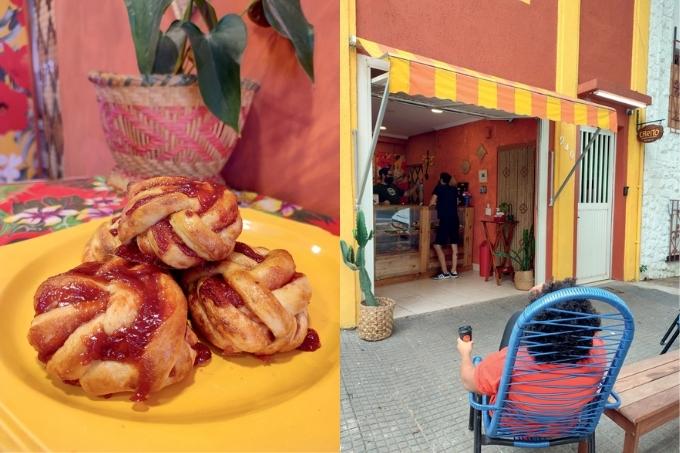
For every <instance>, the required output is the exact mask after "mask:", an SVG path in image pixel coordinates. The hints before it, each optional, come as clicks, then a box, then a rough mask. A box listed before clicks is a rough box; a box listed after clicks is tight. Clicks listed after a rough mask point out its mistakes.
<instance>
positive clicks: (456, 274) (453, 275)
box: [448, 272, 458, 278]
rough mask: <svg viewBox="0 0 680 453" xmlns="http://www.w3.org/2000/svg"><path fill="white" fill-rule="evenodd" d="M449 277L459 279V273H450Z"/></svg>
mask: <svg viewBox="0 0 680 453" xmlns="http://www.w3.org/2000/svg"><path fill="white" fill-rule="evenodd" d="M448 276H449V278H458V272H449V273H448Z"/></svg>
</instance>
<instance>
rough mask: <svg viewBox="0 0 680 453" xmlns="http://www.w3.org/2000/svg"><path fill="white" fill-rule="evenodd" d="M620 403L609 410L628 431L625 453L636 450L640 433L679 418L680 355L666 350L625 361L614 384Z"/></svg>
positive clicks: (608, 412) (612, 417) (607, 412)
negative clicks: (637, 359) (648, 356)
mask: <svg viewBox="0 0 680 453" xmlns="http://www.w3.org/2000/svg"><path fill="white" fill-rule="evenodd" d="M614 390H616V391H617V392H618V394H619V396H620V397H621V407H619V408H618V409H616V410H611V409H610V410H607V411H605V415H606V416H607V417H609V418H611V419H612V420H613V421H614V422H615V423H616V424H617V425H619V426H620V427H621V428H623V429H624V430H625V432H626V439H625V441H624V444H623V452H624V453H635V452H637V449H638V443H639V441H640V437H641V436H642V435H644V434H646V433H648V432H650V431H652V430H654V429H656V428H658V427H659V426H661V425H663V424H665V423H666V422H669V421H671V420H673V419H676V418H678V413H679V408H680V400H679V398H680V357H679V356H678V354H677V353H676V354H667V355H660V356H656V357H652V358H650V359H646V360H643V361H641V362H637V363H632V364H630V365H626V366H624V367H623V368H622V369H621V372H620V373H619V377H618V379H617V380H616V384H614Z"/></svg>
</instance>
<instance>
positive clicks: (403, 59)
mask: <svg viewBox="0 0 680 453" xmlns="http://www.w3.org/2000/svg"><path fill="white" fill-rule="evenodd" d="M356 46H357V48H358V49H359V50H361V51H363V52H365V53H366V54H368V55H369V56H371V57H376V58H383V57H388V58H389V61H390V85H389V90H390V93H404V94H407V95H410V96H424V97H429V98H437V99H445V100H450V101H453V102H459V103H463V104H470V105H475V106H480V107H484V108H488V109H494V110H501V111H505V112H509V113H512V114H515V115H521V116H527V117H537V118H541V119H547V120H551V121H563V122H566V123H572V124H576V125H580V126H592V127H600V128H602V129H606V130H610V131H612V132H616V110H614V109H612V108H610V107H605V106H602V105H599V104H595V103H592V102H587V101H584V100H581V99H578V98H571V97H567V96H563V95H560V94H558V93H555V92H553V91H549V90H544V89H541V88H536V87H532V86H529V85H524V84H521V83H517V82H512V81H510V80H506V79H501V78H499V77H494V76H490V75H487V74H482V73H480V72H477V71H472V70H470V69H466V68H461V67H459V66H453V65H450V64H448V63H444V62H442V61H438V60H433V59H431V58H426V57H421V56H419V55H415V54H413V53H410V52H406V51H403V50H399V49H395V48H392V47H388V46H385V45H382V44H378V43H375V42H372V41H368V40H366V39H363V38H357V39H356Z"/></svg>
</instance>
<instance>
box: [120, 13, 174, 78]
mask: <svg viewBox="0 0 680 453" xmlns="http://www.w3.org/2000/svg"><path fill="white" fill-rule="evenodd" d="M171 3H172V0H153V1H149V0H125V6H126V8H127V12H128V19H129V21H130V29H131V31H132V40H133V41H134V43H135V53H136V55H137V67H138V68H139V72H140V73H142V74H151V72H152V71H153V65H154V60H155V59H156V49H157V47H158V41H159V39H160V36H161V32H160V25H161V18H162V17H163V14H164V13H165V10H166V9H168V6H170V4H171Z"/></svg>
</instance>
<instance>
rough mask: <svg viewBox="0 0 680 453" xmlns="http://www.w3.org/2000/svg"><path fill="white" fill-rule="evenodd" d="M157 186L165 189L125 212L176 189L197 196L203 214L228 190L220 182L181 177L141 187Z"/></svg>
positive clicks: (142, 199) (131, 211) (139, 201)
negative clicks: (175, 180)
mask: <svg viewBox="0 0 680 453" xmlns="http://www.w3.org/2000/svg"><path fill="white" fill-rule="evenodd" d="M155 187H163V188H164V190H163V192H161V193H156V194H153V195H149V196H146V197H142V198H140V199H139V200H137V201H136V202H135V203H134V204H133V205H132V206H131V207H130V209H128V210H127V211H125V213H126V214H132V213H133V212H134V211H135V210H136V209H138V208H139V207H140V206H142V205H144V204H146V203H148V202H149V201H151V200H152V199H154V198H157V197H161V196H163V195H165V194H166V193H169V192H173V191H175V192H181V193H183V194H184V195H186V196H188V197H191V198H197V199H198V203H199V205H200V208H199V209H198V211H197V214H202V213H204V212H205V211H207V210H208V209H210V208H211V207H212V205H214V204H215V202H216V201H217V200H218V199H219V198H220V197H221V196H222V194H223V193H224V191H225V190H226V187H224V186H222V185H219V184H213V183H210V182H207V181H195V180H191V179H188V178H180V179H178V180H177V182H168V181H167V180H161V181H158V182H156V183H154V184H146V185H144V186H143V187H141V188H140V191H144V190H149V189H153V188H155Z"/></svg>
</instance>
